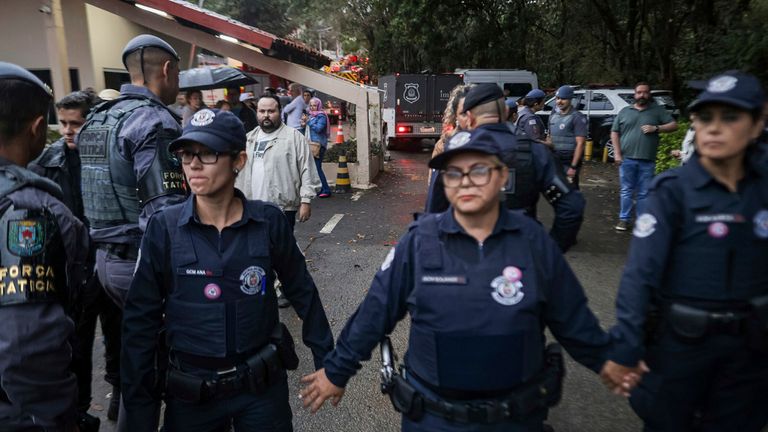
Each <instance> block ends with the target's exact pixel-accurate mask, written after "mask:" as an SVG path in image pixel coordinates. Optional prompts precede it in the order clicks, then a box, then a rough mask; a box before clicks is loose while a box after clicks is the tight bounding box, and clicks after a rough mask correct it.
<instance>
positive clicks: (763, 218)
mask: <svg viewBox="0 0 768 432" xmlns="http://www.w3.org/2000/svg"><path fill="white" fill-rule="evenodd" d="M754 223H755V235H756V236H758V237H760V238H761V239H767V238H768V210H760V211H759V212H757V214H756V215H755V219H754Z"/></svg>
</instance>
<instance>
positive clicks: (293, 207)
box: [235, 95, 320, 308]
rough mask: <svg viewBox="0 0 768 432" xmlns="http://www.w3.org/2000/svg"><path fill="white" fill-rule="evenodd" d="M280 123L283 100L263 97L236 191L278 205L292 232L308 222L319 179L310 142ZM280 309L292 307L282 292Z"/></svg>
mask: <svg viewBox="0 0 768 432" xmlns="http://www.w3.org/2000/svg"><path fill="white" fill-rule="evenodd" d="M280 119H281V116H280V99H278V98H277V96H272V95H262V96H260V97H259V100H258V101H257V102H256V120H257V121H258V122H259V125H258V126H257V127H256V128H255V129H254V130H252V131H251V132H249V133H248V141H247V142H246V144H245V151H246V153H247V154H248V160H247V161H246V163H245V167H243V172H242V173H240V175H238V176H237V180H235V187H236V188H238V189H240V190H241V191H242V192H243V193H244V194H245V197H246V198H248V199H257V200H262V201H268V202H271V203H273V204H276V205H277V206H278V207H280V209H281V210H282V211H283V213H285V216H286V217H287V218H288V223H290V225H291V228H293V227H294V226H295V225H296V214H297V213H298V216H299V222H306V221H308V220H309V217H310V216H311V214H312V209H311V207H310V202H311V201H312V198H314V197H315V196H316V195H317V191H319V190H320V177H319V176H318V175H317V168H315V161H314V159H313V158H312V151H311V150H310V149H309V141H307V138H306V137H305V136H304V135H302V134H301V132H299V131H298V130H296V129H294V128H292V127H288V126H286V125H285V124H283V122H282V121H281V120H280ZM277 305H278V306H279V307H281V308H286V307H288V306H290V305H291V304H290V302H289V301H288V299H287V298H286V297H285V296H284V295H283V293H282V292H281V293H280V294H279V296H278V297H277Z"/></svg>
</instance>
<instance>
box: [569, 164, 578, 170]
mask: <svg viewBox="0 0 768 432" xmlns="http://www.w3.org/2000/svg"><path fill="white" fill-rule="evenodd" d="M570 167H571V169H579V166H578V165H570Z"/></svg>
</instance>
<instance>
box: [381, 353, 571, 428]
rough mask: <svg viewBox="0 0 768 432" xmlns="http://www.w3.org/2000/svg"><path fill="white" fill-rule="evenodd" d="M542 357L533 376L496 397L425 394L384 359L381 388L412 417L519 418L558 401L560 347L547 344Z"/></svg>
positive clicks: (453, 419)
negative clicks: (442, 397)
mask: <svg viewBox="0 0 768 432" xmlns="http://www.w3.org/2000/svg"><path fill="white" fill-rule="evenodd" d="M383 346H384V344H382V347H383ZM382 351H387V352H388V353H389V352H391V346H390V347H388V348H384V347H383V349H382ZM383 355H384V354H383V353H382V356H383ZM544 358H545V366H544V368H543V369H542V371H541V372H539V373H538V374H537V375H536V376H535V377H534V378H533V379H531V380H529V381H528V382H526V383H524V384H521V385H520V386H517V387H516V388H515V389H513V390H511V391H510V392H509V393H508V394H506V395H504V396H503V397H500V398H498V399H490V400H480V401H471V402H470V401H467V402H464V401H449V400H435V399H432V398H430V397H427V396H426V395H424V394H423V393H421V392H419V391H418V390H416V388H414V387H413V385H412V384H410V383H409V382H408V381H406V380H405V379H404V378H403V376H402V375H401V374H396V373H391V372H392V371H391V369H388V367H390V365H392V364H393V363H392V362H390V361H389V360H387V359H383V360H384V367H383V368H382V376H383V378H384V381H385V382H383V383H382V391H383V392H384V393H387V394H389V397H390V399H391V400H392V405H394V407H395V410H397V411H398V412H401V413H403V415H405V416H406V417H408V418H409V419H411V420H413V421H419V420H421V418H422V417H423V416H424V414H425V413H430V414H433V415H437V416H439V417H443V418H445V419H446V420H448V421H451V422H457V423H485V424H492V423H500V422H503V421H508V420H514V419H522V418H525V417H526V416H528V415H530V414H531V413H533V412H536V411H539V410H545V409H547V408H549V407H551V406H554V405H556V404H557V403H558V402H559V401H560V395H561V393H562V382H563V377H564V374H565V368H564V365H563V355H562V348H561V347H560V346H559V345H557V344H550V345H549V346H548V347H547V350H546V352H545V355H544ZM387 377H388V378H387Z"/></svg>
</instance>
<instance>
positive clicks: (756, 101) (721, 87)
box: [688, 71, 765, 112]
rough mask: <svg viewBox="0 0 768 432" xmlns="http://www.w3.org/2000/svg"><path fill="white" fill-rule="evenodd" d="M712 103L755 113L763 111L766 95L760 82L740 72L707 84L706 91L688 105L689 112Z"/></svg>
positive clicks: (722, 75)
mask: <svg viewBox="0 0 768 432" xmlns="http://www.w3.org/2000/svg"><path fill="white" fill-rule="evenodd" d="M712 103H721V104H725V105H731V106H735V107H737V108H741V109H744V110H747V111H755V110H760V109H763V104H764V103H765V93H764V92H763V87H762V86H761V85H760V81H759V80H758V79H757V78H755V77H754V76H753V75H750V74H748V73H744V72H740V71H731V72H725V73H723V74H720V75H717V76H715V77H713V78H711V79H710V80H709V81H708V82H707V87H706V89H704V91H703V92H701V94H699V97H697V98H696V100H694V101H693V102H692V103H691V104H690V105H688V110H689V111H691V112H695V111H698V110H699V109H701V107H702V106H704V105H707V104H712Z"/></svg>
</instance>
